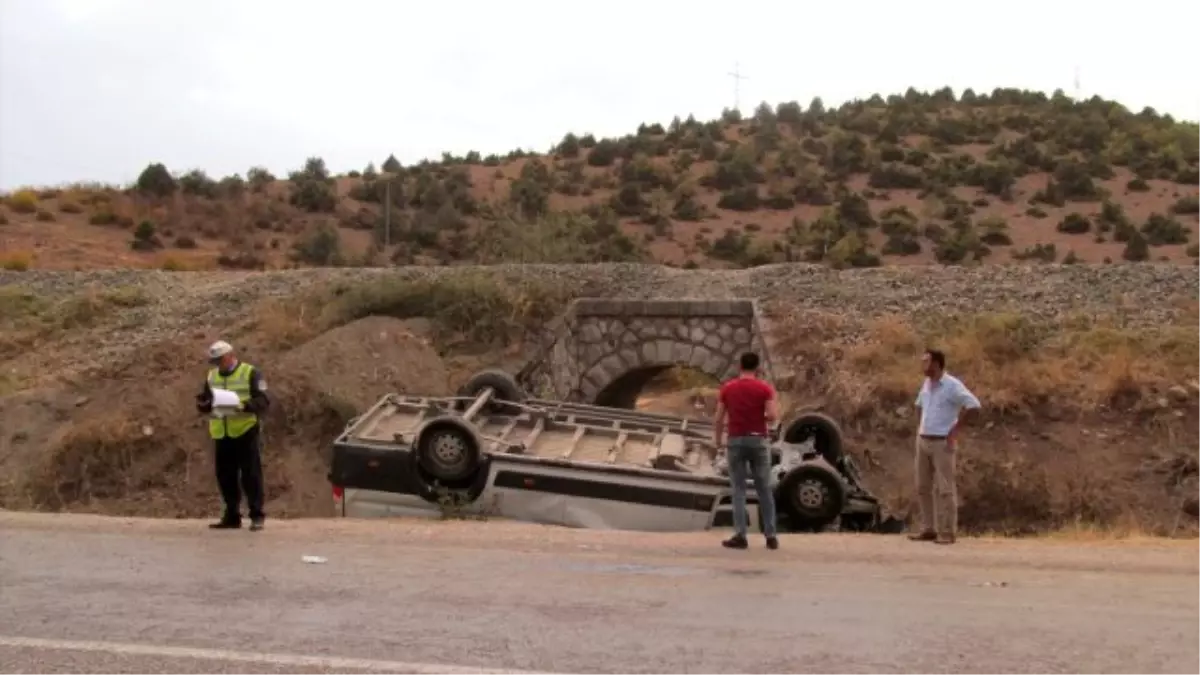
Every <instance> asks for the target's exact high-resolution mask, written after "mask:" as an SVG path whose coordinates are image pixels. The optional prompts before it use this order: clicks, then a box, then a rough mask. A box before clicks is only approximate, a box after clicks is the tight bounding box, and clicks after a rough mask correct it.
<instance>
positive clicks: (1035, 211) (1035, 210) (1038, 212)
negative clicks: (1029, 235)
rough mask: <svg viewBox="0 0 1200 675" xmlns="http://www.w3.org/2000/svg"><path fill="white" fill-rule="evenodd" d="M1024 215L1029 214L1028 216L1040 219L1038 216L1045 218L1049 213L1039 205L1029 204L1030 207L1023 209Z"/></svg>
mask: <svg viewBox="0 0 1200 675" xmlns="http://www.w3.org/2000/svg"><path fill="white" fill-rule="evenodd" d="M1025 215H1027V216H1029V217H1030V218H1039V219H1040V218H1045V217H1046V216H1048V215H1050V214H1048V213H1046V211H1045V210H1044V209H1042V208H1040V207H1037V206H1031V207H1029V208H1027V209H1025Z"/></svg>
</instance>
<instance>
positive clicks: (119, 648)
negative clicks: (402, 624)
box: [0, 635, 533, 675]
mask: <svg viewBox="0 0 1200 675" xmlns="http://www.w3.org/2000/svg"><path fill="white" fill-rule="evenodd" d="M0 647H14V648H18V649H49V650H63V651H73V652H103V653H106V654H117V655H121V656H157V657H167V658H182V659H207V660H212V661H235V662H241V663H266V664H270V665H275V666H296V667H312V668H328V669H330V670H338V671H342V672H364V671H382V672H388V673H413V674H415V675H425V674H429V675H437V674H438V673H447V674H454V675H460V674H461V675H466V674H468V673H505V674H511V675H526V674H527V673H529V674H532V672H533V671H527V670H508V669H496V668H474V667H471V666H458V665H452V664H445V663H411V662H408V661H381V660H376V659H357V658H348V657H341V656H305V655H303V654H267V653H260V652H240V651H234V650H229V649H204V648H200V647H169V646H165V645H143V644H131V643H124V642H101V641H92V640H47V639H42V638H28V637H16V636H8V635H0Z"/></svg>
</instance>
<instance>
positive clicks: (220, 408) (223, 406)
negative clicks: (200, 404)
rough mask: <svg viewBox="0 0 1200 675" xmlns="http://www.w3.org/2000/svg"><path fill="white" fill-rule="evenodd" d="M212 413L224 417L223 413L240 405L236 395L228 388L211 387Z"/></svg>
mask: <svg viewBox="0 0 1200 675" xmlns="http://www.w3.org/2000/svg"><path fill="white" fill-rule="evenodd" d="M212 395H213V402H212V407H213V415H216V416H217V417H224V416H225V415H227V414H229V413H231V412H234V411H236V410H237V409H238V406H239V405H241V401H240V400H238V395H237V394H235V393H233V392H232V391H229V390H228V389H213V390H212Z"/></svg>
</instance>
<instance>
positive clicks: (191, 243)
mask: <svg viewBox="0 0 1200 675" xmlns="http://www.w3.org/2000/svg"><path fill="white" fill-rule="evenodd" d="M175 248H184V249H190V248H196V240H195V239H193V238H192V237H191V236H189V235H186V234H181V235H179V236H178V237H176V238H175Z"/></svg>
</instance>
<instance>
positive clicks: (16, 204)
mask: <svg viewBox="0 0 1200 675" xmlns="http://www.w3.org/2000/svg"><path fill="white" fill-rule="evenodd" d="M4 202H5V203H6V204H8V208H10V209H12V212H13V213H35V212H36V211H37V210H38V196H37V193H36V192H34V191H33V190H18V191H17V192H14V193H13V194H12V195H10V196H9V197H8V198H7V199H5V200H4Z"/></svg>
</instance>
